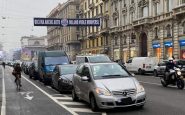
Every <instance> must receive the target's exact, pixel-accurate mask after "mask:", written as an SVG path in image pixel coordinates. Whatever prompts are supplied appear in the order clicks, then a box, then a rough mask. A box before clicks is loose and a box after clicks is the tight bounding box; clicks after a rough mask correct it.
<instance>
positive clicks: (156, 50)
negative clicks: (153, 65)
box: [152, 42, 161, 59]
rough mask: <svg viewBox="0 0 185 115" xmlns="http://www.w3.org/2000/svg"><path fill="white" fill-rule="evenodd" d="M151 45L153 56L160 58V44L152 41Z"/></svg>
mask: <svg viewBox="0 0 185 115" xmlns="http://www.w3.org/2000/svg"><path fill="white" fill-rule="evenodd" d="M152 47H153V56H154V57H157V58H158V59H160V58H161V45H160V43H159V42H153V43H152Z"/></svg>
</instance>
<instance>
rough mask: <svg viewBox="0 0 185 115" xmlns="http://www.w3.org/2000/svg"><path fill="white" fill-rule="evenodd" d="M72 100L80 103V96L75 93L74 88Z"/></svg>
mask: <svg viewBox="0 0 185 115" xmlns="http://www.w3.org/2000/svg"><path fill="white" fill-rule="evenodd" d="M72 99H73V101H78V100H79V98H78V96H77V95H76V92H75V89H74V88H73V89H72Z"/></svg>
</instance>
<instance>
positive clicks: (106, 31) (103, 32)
mask: <svg viewBox="0 0 185 115" xmlns="http://www.w3.org/2000/svg"><path fill="white" fill-rule="evenodd" d="M108 33H109V27H104V28H103V29H101V30H100V34H102V35H105V34H108Z"/></svg>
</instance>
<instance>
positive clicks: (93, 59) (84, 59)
mask: <svg viewBox="0 0 185 115" xmlns="http://www.w3.org/2000/svg"><path fill="white" fill-rule="evenodd" d="M105 62H112V61H111V60H110V58H109V57H108V56H107V55H105V54H92V55H79V56H76V64H81V63H105Z"/></svg>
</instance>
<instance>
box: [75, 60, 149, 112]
mask: <svg viewBox="0 0 185 115" xmlns="http://www.w3.org/2000/svg"><path fill="white" fill-rule="evenodd" d="M72 83H73V89H72V98H73V100H74V101H77V100H78V99H81V100H84V101H86V102H88V103H90V105H91V108H92V110H93V111H96V110H98V109H99V108H102V109H108V108H115V107H128V106H138V107H143V106H144V104H145V98H146V94H145V90H144V88H143V86H142V85H141V84H140V83H139V82H138V81H137V80H136V78H134V77H133V76H132V75H131V74H130V73H129V72H128V71H127V70H125V69H124V68H122V67H121V66H120V65H118V64H117V63H84V64H81V65H79V66H78V67H77V71H76V74H74V77H73V80H72Z"/></svg>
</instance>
